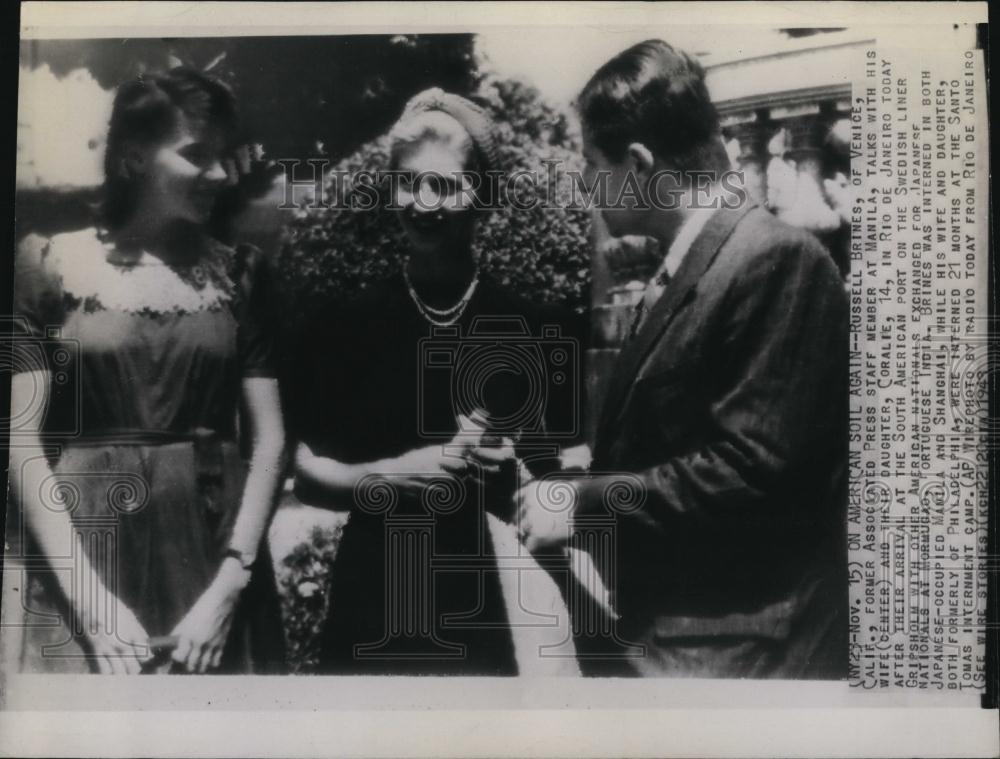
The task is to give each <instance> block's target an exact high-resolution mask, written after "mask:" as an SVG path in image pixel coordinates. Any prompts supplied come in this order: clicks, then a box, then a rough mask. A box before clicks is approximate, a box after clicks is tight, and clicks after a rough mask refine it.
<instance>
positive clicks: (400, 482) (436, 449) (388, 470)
mask: <svg viewBox="0 0 1000 759" xmlns="http://www.w3.org/2000/svg"><path fill="white" fill-rule="evenodd" d="M468 468H469V462H468V461H467V460H466V459H465V457H464V455H463V454H462V452H459V451H452V450H451V449H450V446H445V445H440V444H438V445H428V446H425V447H424V448H415V449H414V450H412V451H408V452H407V453H404V454H403V455H402V456H398V457H397V458H394V459H388V460H386V461H380V462H376V463H375V464H374V465H372V467H371V471H370V475H379V474H384V475H386V478H387V480H388V481H389V482H390V483H391V484H392V485H393V486H394V487H396V488H398V489H399V490H400V492H402V493H406V494H409V495H419V494H420V493H422V492H423V491H424V490H425V489H426V488H427V487H428V485H430V484H432V483H433V482H434V481H435V480H440V479H441V478H454V477H462V476H464V475H465V474H466V473H467V472H468Z"/></svg>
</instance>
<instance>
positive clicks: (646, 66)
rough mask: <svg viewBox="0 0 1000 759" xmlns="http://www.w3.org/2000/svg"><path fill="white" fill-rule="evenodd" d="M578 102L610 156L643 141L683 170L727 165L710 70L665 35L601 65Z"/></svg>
mask: <svg viewBox="0 0 1000 759" xmlns="http://www.w3.org/2000/svg"><path fill="white" fill-rule="evenodd" d="M577 108H578V109H579V112H580V116H581V119H582V121H583V124H584V126H585V128H586V130H587V132H588V133H589V134H590V135H591V138H592V139H593V142H594V144H595V145H596V146H597V147H598V148H599V149H600V150H601V152H602V153H604V154H605V155H606V156H608V157H609V158H610V159H612V160H615V161H619V160H621V159H622V158H623V157H624V156H625V153H626V151H627V149H628V146H629V145H630V144H631V143H633V142H640V143H642V144H643V145H645V146H646V147H647V148H649V149H650V151H652V152H653V154H654V155H656V156H657V157H659V158H662V159H663V160H664V161H666V162H667V163H669V164H671V168H673V169H676V170H679V171H710V170H724V169H728V168H729V158H728V155H727V154H726V151H725V147H724V146H723V144H722V140H721V133H720V129H719V116H718V114H717V112H716V110H715V106H714V105H713V104H712V101H711V98H710V97H709V95H708V88H707V87H706V86H705V70H704V69H703V68H702V66H701V64H700V63H699V62H698V61H697V60H696V59H694V58H692V57H691V56H690V55H688V54H687V53H685V52H684V51H682V50H677V49H675V48H673V47H671V46H670V45H669V44H667V43H666V42H664V41H663V40H647V41H645V42H640V43H639V44H637V45H634V46H633V47H630V48H629V49H628V50H625V51H624V52H622V53H619V54H618V55H616V56H615V57H614V58H612V59H611V60H610V61H608V62H607V63H605V64H604V65H603V66H601V68H599V69H598V70H597V72H596V73H595V74H594V75H593V76H592V77H591V79H590V81H589V82H587V84H586V86H585V87H584V88H583V91H582V92H581V93H580V96H579V98H578V99H577Z"/></svg>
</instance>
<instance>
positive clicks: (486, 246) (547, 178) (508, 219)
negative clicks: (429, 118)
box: [278, 77, 590, 329]
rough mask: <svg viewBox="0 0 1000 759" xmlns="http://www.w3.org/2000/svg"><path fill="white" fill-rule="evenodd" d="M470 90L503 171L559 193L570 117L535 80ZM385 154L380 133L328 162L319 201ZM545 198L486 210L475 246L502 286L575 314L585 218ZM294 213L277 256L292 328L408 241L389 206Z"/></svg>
mask: <svg viewBox="0 0 1000 759" xmlns="http://www.w3.org/2000/svg"><path fill="white" fill-rule="evenodd" d="M473 97H474V99H475V100H477V101H478V102H479V103H480V104H482V105H483V106H484V107H485V108H486V109H487V110H488V111H489V113H490V114H491V115H492V117H493V118H494V120H495V121H496V124H497V132H498V141H499V145H498V148H499V152H500V158H501V161H502V167H503V169H504V170H505V171H506V172H507V173H508V175H510V174H512V173H513V172H515V171H517V170H526V171H531V172H535V173H537V175H538V176H539V177H540V179H541V181H539V182H538V183H536V184H535V186H534V192H535V193H538V194H542V195H547V196H556V197H559V198H561V199H565V195H566V193H567V192H568V190H569V182H570V179H569V176H568V175H567V172H568V171H582V168H583V164H582V159H581V158H580V152H579V139H578V137H577V135H575V134H574V132H573V130H572V128H571V122H570V121H569V119H568V118H567V115H566V114H565V113H563V112H561V111H559V110H557V109H556V108H554V107H552V106H551V105H549V104H547V103H546V102H544V101H543V100H542V98H541V97H540V96H539V94H538V91H537V90H535V89H534V88H533V87H530V86H528V85H525V84H524V83H522V82H519V81H515V80H504V79H499V78H495V77H484V78H483V79H481V81H480V82H479V85H478V87H477V90H476V92H475V93H474V95H473ZM388 162H389V140H388V138H387V136H382V137H379V138H378V139H375V140H373V141H371V142H369V143H367V144H365V145H364V146H362V147H361V148H360V149H359V150H357V151H356V152H355V153H353V154H352V155H350V156H348V157H347V158H345V159H343V160H342V161H340V162H339V163H338V164H336V165H335V166H333V167H332V169H333V171H331V172H330V174H329V177H330V178H328V180H327V184H326V185H325V188H326V197H325V202H326V203H327V204H328V205H329V204H331V203H332V202H333V201H334V199H335V198H341V197H344V196H345V193H349V192H350V187H346V188H345V187H337V186H336V183H335V182H334V181H333V179H332V178H335V177H342V176H352V175H354V174H355V173H356V172H359V171H369V172H374V171H379V170H384V169H386V168H388ZM546 162H551V163H552V165H553V167H554V170H553V169H549V168H547V166H546ZM550 184H551V185H553V186H550ZM338 193H339V194H338ZM519 197H523V196H519ZM337 205H338V206H340V205H341V204H340V203H338V204H337ZM550 205H556V206H558V207H556V208H551V207H550V208H541V207H536V208H533V209H531V210H517V209H514V208H511V207H509V206H508V207H506V208H504V209H503V210H497V211H493V212H491V213H490V214H489V215H488V216H487V218H485V219H484V220H483V223H482V224H481V226H480V230H479V234H478V235H477V241H476V245H477V248H478V250H477V252H478V254H479V255H480V260H481V261H482V264H483V268H484V269H485V270H486V271H487V272H489V273H490V274H491V275H492V276H494V277H495V278H496V279H497V281H499V282H500V283H501V284H504V285H507V286H509V287H511V288H512V289H513V290H514V291H516V292H518V293H519V294H521V295H522V296H524V297H526V298H529V299H533V300H536V301H537V302H545V303H555V304H560V305H563V306H567V307H570V308H572V309H573V310H575V311H577V312H578V313H582V312H583V311H584V310H585V309H586V305H587V303H588V286H589V283H590V246H589V243H588V233H589V228H590V224H589V218H588V215H587V213H586V212H585V211H583V210H580V209H572V208H566V207H564V206H565V205H566V204H565V203H556V204H550ZM292 214H293V218H291V219H290V220H289V223H288V224H287V225H286V231H285V235H286V237H285V241H284V244H283V246H282V249H281V252H280V253H279V256H278V260H279V266H278V271H279V277H278V289H279V293H280V296H281V300H282V307H283V310H284V311H285V312H286V313H288V314H289V315H290V322H291V323H290V324H289V325H286V326H288V327H289V328H291V329H295V328H296V324H298V323H300V320H302V319H308V318H309V316H310V314H313V313H315V311H316V310H317V309H319V308H320V307H321V306H322V304H323V303H324V302H325V301H327V300H328V299H333V298H339V297H344V296H346V295H349V294H352V293H354V292H356V291H357V290H360V289H363V288H365V287H366V286H367V285H368V284H369V283H371V282H373V281H377V280H379V279H382V278H384V277H386V276H388V275H389V274H391V273H392V272H394V271H396V270H397V269H398V268H399V266H400V263H401V261H402V260H403V257H404V255H405V251H406V241H405V239H404V237H403V234H402V231H401V229H400V226H399V222H398V220H397V219H396V218H395V217H394V216H393V214H392V213H391V212H389V211H386V210H383V209H375V210H372V211H358V210H350V209H347V208H343V207H338V208H305V209H299V210H296V211H294V212H292Z"/></svg>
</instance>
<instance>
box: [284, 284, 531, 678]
mask: <svg viewBox="0 0 1000 759" xmlns="http://www.w3.org/2000/svg"><path fill="white" fill-rule="evenodd" d="M484 317H485V318H486V319H485V320H484ZM539 318H540V317H538V316H535V315H533V314H532V309H530V308H529V307H528V306H527V305H526V304H524V303H523V302H520V301H518V300H516V299H515V298H513V297H511V296H510V295H508V294H506V293H505V292H504V291H503V290H501V289H500V288H499V287H498V286H497V285H496V284H494V283H493V282H492V281H490V280H489V279H485V278H484V279H482V280H481V281H480V283H479V286H478V288H477V289H476V291H475V293H474V295H473V297H472V299H471V300H470V302H469V305H468V307H467V309H466V311H465V312H464V314H463V315H462V317H461V318H460V320H459V321H458V322H457V323H456V324H455V325H453V326H452V327H432V325H431V324H430V323H429V322H428V321H427V320H426V319H425V318H424V316H423V315H421V313H420V312H419V311H418V310H417V308H416V306H415V304H414V302H413V300H412V299H411V297H410V295H409V293H408V291H407V288H406V283H405V280H404V279H403V277H402V276H401V275H400V276H397V277H394V278H392V279H389V280H386V281H384V282H382V283H380V284H378V285H376V286H375V287H374V288H372V289H371V291H370V292H368V293H367V294H366V295H364V296H362V297H361V298H359V299H357V300H356V301H355V302H354V303H352V304H350V305H349V306H347V307H344V308H340V309H338V310H337V311H336V312H333V313H330V314H328V315H327V317H326V318H325V319H323V320H322V321H323V323H324V325H325V329H324V334H323V337H322V338H321V339H319V340H316V339H312V340H310V346H309V348H308V349H307V350H306V351H305V354H306V355H304V356H300V359H299V360H298V361H296V362H294V363H295V373H296V375H297V376H298V377H299V378H300V380H301V378H303V377H312V381H311V382H310V383H308V384H306V385H305V386H304V387H306V388H309V389H308V390H305V391H303V392H296V393H293V394H292V395H294V396H296V397H294V398H292V399H291V403H292V404H294V405H296V406H297V408H298V410H297V412H296V414H295V416H296V418H297V421H296V423H295V425H294V426H296V427H297V428H298V431H299V437H300V439H301V440H303V441H304V442H306V443H307V444H308V445H309V446H310V447H311V448H312V450H313V452H314V453H315V454H316V455H318V456H325V457H331V458H334V459H337V460H339V461H342V462H346V463H359V462H371V461H377V460H381V459H386V458H391V457H396V456H399V455H400V454H403V453H405V452H408V451H411V450H413V449H417V448H422V447H425V446H428V445H432V444H434V445H447V444H448V443H449V441H451V440H452V439H453V438H454V437H455V434H456V432H457V431H458V414H459V413H465V414H469V413H470V412H471V411H472V410H473V408H472V407H473V406H475V405H477V404H478V405H481V406H485V407H486V408H487V410H488V411H489V412H490V413H491V414H495V415H498V416H501V417H505V418H508V419H510V420H512V423H513V424H527V425H529V426H530V425H531V424H533V422H532V414H531V413H530V412H529V413H526V414H523V415H521V416H520V419H517V417H518V416H519V415H518V410H520V409H524V408H527V407H528V406H530V403H531V400H530V397H531V396H530V394H531V388H530V385H529V382H528V378H527V377H526V376H525V375H524V374H523V373H522V374H520V375H518V374H517V373H516V372H511V371H507V370H504V369H499V370H498V366H497V365H493V364H491V363H490V362H491V361H494V360H495V359H496V357H497V356H498V355H499V353H498V350H497V348H496V341H497V338H496V336H495V333H496V332H497V331H498V330H500V331H505V332H506V333H507V335H508V337H507V338H501V340H503V341H504V342H505V344H514V343H517V342H518V341H519V339H518V338H517V337H512V336H511V335H512V334H516V331H518V330H527V331H528V332H529V333H530V336H527V335H525V336H524V338H523V340H521V342H527V343H531V342H532V341H534V342H537V335H538V334H539V332H538V322H539ZM474 329H475V330H476V331H477V333H478V334H473V330H474ZM432 330H434V331H433V333H432ZM511 330H514V331H515V333H511V332H510V331H511ZM486 333H493V334H494V336H493V337H492V338H491V337H489V335H488V334H486ZM511 341H513V342H511ZM479 345H482V346H484V349H483V351H482V352H481V353H477V352H476V350H477V347H478V346H479ZM491 345H492V346H493V347H492V348H491V347H490V346H491ZM529 350H531V349H529ZM531 355H533V356H538V355H544V351H543V353H542V354H539V353H537V352H534V353H532V354H531ZM297 386H298V387H303V386H302V385H297ZM526 404H528V406H526ZM515 419H517V421H513V420H515ZM543 425H544V423H543ZM536 431H537V428H536ZM392 474H393V473H392V472H387V473H386V478H385V480H384V481H385V482H388V483H391V482H392ZM300 495H302V497H303V500H307V501H309V500H311V499H310V497H309V496H308V494H300ZM352 500H353V503H341V504H334V503H325V504H322V505H327V506H333V507H339V508H350V509H351V518H350V520H349V521H348V524H347V526H346V528H345V530H344V534H343V539H342V543H341V546H340V549H339V552H338V554H337V558H336V561H335V563H334V570H333V580H332V589H331V597H330V599H331V600H330V611H329V615H328V617H327V622H326V625H325V629H324V630H323V633H322V641H321V652H320V664H319V669H320V671H323V672H343V673H386V674H461V675H513V674H516V673H517V665H516V662H515V658H514V648H513V642H512V638H511V633H510V628H509V624H508V620H507V615H506V611H505V608H504V603H503V597H502V595H501V588H500V583H499V580H498V576H497V572H496V569H495V563H496V562H495V558H494V552H493V546H492V543H491V540H490V536H489V531H488V529H487V523H486V510H487V509H489V510H490V511H493V512H494V513H496V514H497V515H498V516H500V517H501V518H503V519H506V520H508V521H509V520H510V519H511V515H510V513H509V508H510V490H509V488H508V487H506V486H500V485H487V487H486V488H485V489H476V488H472V487H470V488H467V489H466V492H465V493H464V494H456V493H455V492H449V491H447V490H446V486H445V485H442V487H441V488H438V489H432V490H431V491H429V492H428V493H427V495H426V497H425V498H424V499H422V502H421V499H419V498H413V497H410V498H407V497H405V496H403V497H398V496H397V494H395V493H390V489H389V488H380V487H379V486H378V485H377V484H376V482H375V480H374V479H366V480H363V481H362V482H361V483H360V484H359V486H358V487H357V488H356V490H355V494H354V498H353V499H352ZM321 501H322V498H321V497H320V498H319V499H318V500H316V501H313V502H314V503H317V505H320V502H321Z"/></svg>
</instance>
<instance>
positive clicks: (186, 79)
mask: <svg viewBox="0 0 1000 759" xmlns="http://www.w3.org/2000/svg"><path fill="white" fill-rule="evenodd" d="M181 117H183V118H184V121H185V123H186V124H187V125H188V127H189V128H191V129H193V130H201V129H204V128H207V127H211V128H213V129H221V130H222V131H223V132H224V133H225V134H226V135H227V139H232V138H233V137H234V136H235V133H236V100H235V98H234V97H233V93H232V91H231V90H230V89H229V88H228V87H227V86H226V85H225V84H223V83H222V82H220V81H218V80H216V79H213V78H211V77H208V76H205V75H204V74H202V73H199V72H197V71H194V70H193V69H189V68H185V67H178V68H174V69H171V70H169V71H167V72H166V73H163V74H140V75H139V76H138V77H136V78H135V79H133V80H131V81H128V82H125V83H124V84H123V85H121V86H120V87H119V88H118V92H117V93H116V95H115V101H114V106H113V107H112V110H111V121H110V124H109V126H108V139H107V148H106V150H105V154H104V202H103V206H102V217H103V221H104V224H105V225H106V226H107V227H108V228H109V229H112V230H113V229H116V228H117V227H120V226H122V225H123V224H124V223H125V222H126V221H128V219H129V217H130V216H131V215H132V212H133V211H134V210H135V199H136V193H135V187H134V182H135V180H134V178H132V177H129V176H128V175H127V173H126V172H125V171H124V170H123V159H124V150H125V146H126V145H127V144H128V143H130V142H138V143H140V144H143V143H145V144H149V143H155V142H159V141H160V140H164V139H166V138H168V137H169V136H170V135H172V134H174V132H175V130H176V129H177V127H178V126H179V124H180V118H181Z"/></svg>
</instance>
